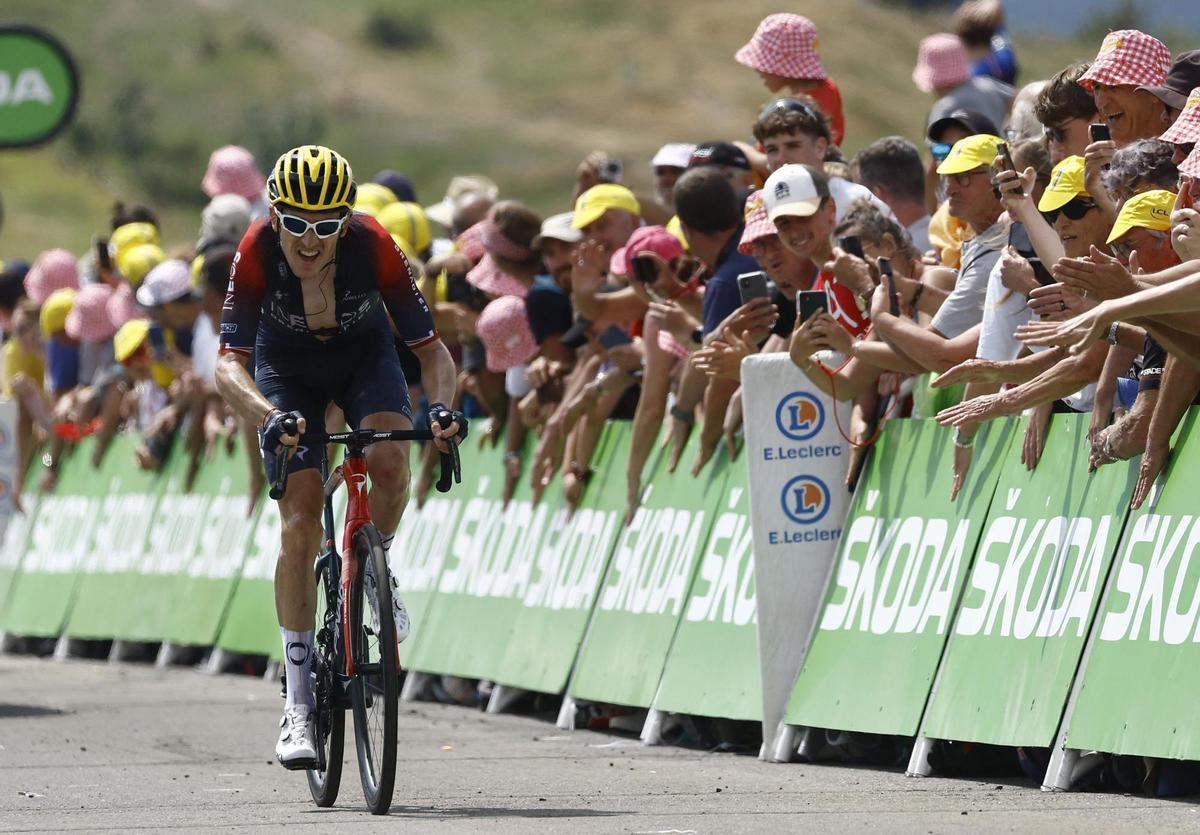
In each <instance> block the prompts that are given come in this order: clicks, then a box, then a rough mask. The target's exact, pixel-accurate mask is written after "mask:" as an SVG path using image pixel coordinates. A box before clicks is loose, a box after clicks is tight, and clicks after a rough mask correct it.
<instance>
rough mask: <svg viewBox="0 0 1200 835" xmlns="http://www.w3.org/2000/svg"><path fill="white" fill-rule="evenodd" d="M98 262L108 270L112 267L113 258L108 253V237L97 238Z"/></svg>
mask: <svg viewBox="0 0 1200 835" xmlns="http://www.w3.org/2000/svg"><path fill="white" fill-rule="evenodd" d="M96 264H97V265H98V266H99V267H101V268H103V269H106V270H111V269H112V258H111V257H110V256H109V254H108V238H96Z"/></svg>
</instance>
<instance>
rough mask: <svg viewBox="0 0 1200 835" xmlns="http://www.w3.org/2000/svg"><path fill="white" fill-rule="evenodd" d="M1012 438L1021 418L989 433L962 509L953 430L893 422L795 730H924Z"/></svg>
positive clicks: (866, 484) (799, 695)
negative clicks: (955, 489) (954, 488)
mask: <svg viewBox="0 0 1200 835" xmlns="http://www.w3.org/2000/svg"><path fill="white" fill-rule="evenodd" d="M1013 435H1014V432H1013V425H1012V422H1011V421H1003V422H995V423H992V424H990V425H988V426H986V427H984V428H982V429H981V430H980V431H979V433H978V434H977V436H976V437H977V440H976V442H975V452H974V461H973V463H972V465H971V468H970V470H969V472H968V476H967V482H966V484H965V485H964V487H963V489H962V492H961V493H960V494H959V497H958V500H957V501H956V502H953V503H952V502H951V501H950V483H951V479H952V477H953V469H952V462H953V458H952V456H953V449H954V447H953V445H952V444H951V439H950V432H949V431H948V430H944V429H942V428H941V427H939V426H938V425H937V424H936V423H934V422H933V421H918V420H894V421H888V423H887V425H886V427H885V428H884V431H883V433H882V435H881V436H880V438H879V440H878V441H877V442H876V446H875V449H874V450H873V452H872V454H871V463H870V466H869V467H868V468H867V471H866V472H865V473H864V475H863V477H862V479H861V481H860V483H859V486H858V490H857V492H856V493H855V496H854V502H853V504H852V506H851V509H850V514H849V517H848V519H847V520H846V524H845V525H844V526H843V528H842V531H843V533H842V540H841V544H840V546H839V550H838V556H837V560H836V562H835V564H834V568H833V576H832V577H831V578H830V580H831V582H830V585H829V591H828V593H827V595H826V598H825V604H824V608H823V610H822V613H821V621H820V623H819V625H818V628H817V630H816V633H815V635H814V636H813V640H812V645H811V647H810V648H809V650H808V653H807V655H806V657H805V660H804V665H803V667H802V668H801V670H800V674H799V677H798V678H797V681H796V686H795V688H794V690H793V692H792V697H791V700H790V702H789V704H788V708H787V711H786V713H785V721H786V722H787V723H788V724H790V725H805V726H809V727H818V728H837V729H840V730H850V731H864V732H869V733H882V734H895V735H903V736H912V735H914V734H915V733H916V731H917V726H918V723H919V722H920V720H921V714H922V712H923V710H924V708H925V702H926V699H927V697H928V695H929V690H930V686H931V684H932V681H933V677H934V675H935V673H936V671H937V667H938V663H939V661H940V659H941V656H942V650H943V648H944V646H945V642H946V637H947V635H948V633H949V630H950V626H951V624H952V622H953V617H954V613H955V611H956V608H957V605H958V600H959V596H960V594H961V591H962V587H963V583H964V581H965V579H966V576H967V572H968V570H969V569H970V565H971V557H972V554H974V552H975V544H976V542H977V541H978V539H979V534H980V532H981V531H982V529H983V520H984V515H985V514H986V512H987V509H988V505H989V503H990V502H991V500H992V493H993V491H994V490H995V486H996V480H997V478H998V476H999V474H1000V470H1001V465H1002V462H1003V461H1004V460H1006V455H1007V454H1008V453H1009V447H1010V443H1011V441H1012V439H1013Z"/></svg>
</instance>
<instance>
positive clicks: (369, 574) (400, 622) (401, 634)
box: [363, 562, 410, 644]
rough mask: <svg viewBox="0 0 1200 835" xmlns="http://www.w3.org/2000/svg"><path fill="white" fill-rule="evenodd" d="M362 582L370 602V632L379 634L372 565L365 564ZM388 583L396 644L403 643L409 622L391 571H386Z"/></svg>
mask: <svg viewBox="0 0 1200 835" xmlns="http://www.w3.org/2000/svg"><path fill="white" fill-rule="evenodd" d="M363 582H364V583H365V584H366V586H367V588H366V592H367V599H368V600H370V601H371V631H372V632H374V633H375V634H376V635H378V634H379V595H378V594H376V593H375V569H374V564H373V563H371V562H368V563H367V570H366V572H365V573H364V574H363ZM388 583H390V584H391V587H392V622H393V623H394V624H395V625H396V643H398V644H402V643H404V639H405V638H407V637H408V633H409V628H410V624H409V620H408V609H407V608H405V606H404V601H403V600H402V599H401V598H400V588H399V587H398V586H397V585H396V578H395V577H394V576H392V569H391V568H389V569H388Z"/></svg>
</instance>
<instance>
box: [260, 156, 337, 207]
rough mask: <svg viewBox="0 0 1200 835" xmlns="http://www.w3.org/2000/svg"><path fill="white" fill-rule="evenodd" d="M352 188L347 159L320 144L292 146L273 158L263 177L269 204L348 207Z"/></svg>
mask: <svg viewBox="0 0 1200 835" xmlns="http://www.w3.org/2000/svg"><path fill="white" fill-rule="evenodd" d="M356 192H357V186H355V184H354V172H353V171H351V170H350V163H348V162H346V159H345V158H344V157H343V156H342V155H341V154H339V153H338V152H337V151H334V150H332V149H331V148H326V147H325V146H323V145H301V146H300V147H299V148H293V149H292V150H290V151H288V152H287V153H285V154H283V156H281V157H280V158H279V159H277V160H276V161H275V167H274V168H273V169H272V170H271V176H270V177H268V178H267V199H268V200H269V201H270V203H271V205H272V206H274V205H276V204H277V203H285V204H287V205H289V206H294V207H295V208H297V209H306V210H308V211H311V212H323V211H327V210H329V209H343V208H344V209H347V210H348V209H350V208H351V207H353V205H354V198H355V193H356Z"/></svg>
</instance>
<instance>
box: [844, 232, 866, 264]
mask: <svg viewBox="0 0 1200 835" xmlns="http://www.w3.org/2000/svg"><path fill="white" fill-rule="evenodd" d="M838 246H839V247H840V248H841V250H842V252H845V253H847V254H848V255H853V256H854V257H855V258H861V259H862V260H864V261H866V260H867V256H866V255H865V254H864V253H863V248H862V240H861V239H860V238H859V237H858V235H846V236H845V237H844V238H838Z"/></svg>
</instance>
